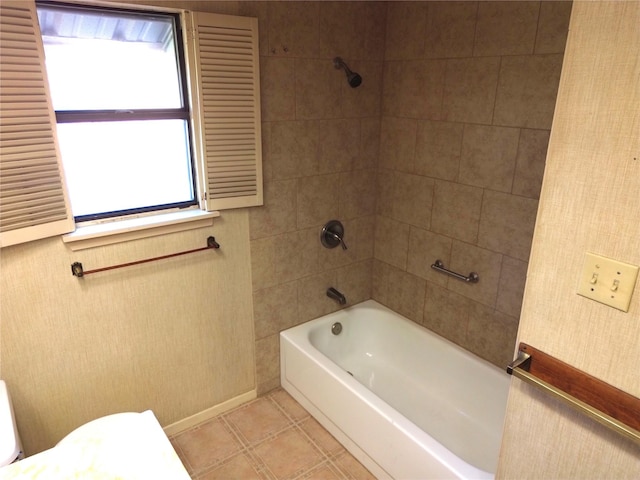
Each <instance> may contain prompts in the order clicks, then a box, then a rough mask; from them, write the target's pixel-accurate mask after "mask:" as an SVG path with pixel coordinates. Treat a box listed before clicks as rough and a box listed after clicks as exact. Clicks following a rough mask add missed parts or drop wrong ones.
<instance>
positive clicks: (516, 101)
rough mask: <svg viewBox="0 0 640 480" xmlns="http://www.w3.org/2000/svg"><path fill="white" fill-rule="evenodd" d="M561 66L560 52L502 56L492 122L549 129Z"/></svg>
mask: <svg viewBox="0 0 640 480" xmlns="http://www.w3.org/2000/svg"><path fill="white" fill-rule="evenodd" d="M561 69H562V55H561V54H557V55H527V56H515V57H504V58H503V59H502V66H501V68H500V80H499V82H498V91H497V93H496V106H495V114H494V117H493V123H494V124H496V125H508V126H513V127H528V128H540V129H546V130H549V129H550V128H551V121H552V119H553V111H554V108H555V104H556V94H557V92H558V83H559V81H560V70H561Z"/></svg>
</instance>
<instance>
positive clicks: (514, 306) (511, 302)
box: [496, 256, 528, 318]
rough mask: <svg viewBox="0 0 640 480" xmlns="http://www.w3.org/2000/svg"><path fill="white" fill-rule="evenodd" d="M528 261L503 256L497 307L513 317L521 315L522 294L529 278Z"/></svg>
mask: <svg viewBox="0 0 640 480" xmlns="http://www.w3.org/2000/svg"><path fill="white" fill-rule="evenodd" d="M527 267H528V264H527V262H524V261H522V260H517V259H515V258H511V257H507V256H504V257H502V269H501V271H500V284H499V286H498V299H497V300H496V309H497V310H499V311H501V312H502V313H506V314H507V315H510V316H512V317H515V318H518V317H519V316H520V309H521V308H522V294H523V293H524V284H525V282H526V280H527Z"/></svg>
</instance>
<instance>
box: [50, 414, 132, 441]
mask: <svg viewBox="0 0 640 480" xmlns="http://www.w3.org/2000/svg"><path fill="white" fill-rule="evenodd" d="M139 416H140V413H138V412H122V413H114V414H112V415H107V416H105V417H100V418H96V419H95V420H91V421H90V422H87V423H85V424H84V425H81V426H79V427H78V428H76V429H75V430H73V431H72V432H71V433H69V434H68V435H67V436H66V437H64V438H63V439H62V440H60V441H59V442H58V445H64V444H66V443H71V442H78V441H79V440H81V439H87V438H107V437H111V436H113V435H120V434H122V432H126V431H127V429H129V428H130V426H131V423H132V422H135V419H137V418H138V417H139Z"/></svg>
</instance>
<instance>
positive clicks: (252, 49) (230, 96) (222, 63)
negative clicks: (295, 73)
mask: <svg viewBox="0 0 640 480" xmlns="http://www.w3.org/2000/svg"><path fill="white" fill-rule="evenodd" d="M187 30H188V40H189V42H190V43H191V44H192V46H193V51H194V53H195V55H192V56H191V58H190V68H192V69H193V70H194V71H195V72H196V75H195V76H194V75H191V78H192V89H193V90H194V92H195V93H196V95H194V97H195V98H196V99H197V101H196V102H195V103H196V104H195V105H194V134H195V137H196V142H195V143H196V145H195V147H196V152H197V157H198V158H199V159H201V161H202V162H203V170H204V173H205V175H203V177H204V178H202V179H201V180H202V182H203V183H202V185H201V187H202V188H203V189H204V191H205V192H206V196H205V202H206V209H207V210H221V209H225V208H237V207H250V206H256V205H262V204H263V191H262V147H261V134H260V131H261V125H260V121H261V120H260V71H259V51H258V21H257V19H255V18H248V17H234V16H229V15H217V14H210V13H200V12H190V13H189V14H188V22H187ZM188 50H189V49H188ZM196 60H197V61H196ZM194 77H195V81H193V79H194Z"/></svg>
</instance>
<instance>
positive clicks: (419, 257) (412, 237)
mask: <svg viewBox="0 0 640 480" xmlns="http://www.w3.org/2000/svg"><path fill="white" fill-rule="evenodd" d="M450 259H451V239H450V238H449V237H445V236H444V235H438V234H437V233H433V232H429V231H427V230H423V229H421V228H415V227H411V230H410V232H409V254H408V262H407V271H408V272H409V273H412V274H414V275H417V276H418V277H421V278H424V279H425V280H428V281H429V282H432V283H436V284H438V285H440V286H443V287H445V286H446V285H447V276H446V275H443V274H442V273H439V272H437V271H435V270H434V269H433V268H431V265H433V264H434V263H435V261H436V260H441V261H442V262H443V263H444V264H445V265H450V264H451V260H450Z"/></svg>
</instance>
